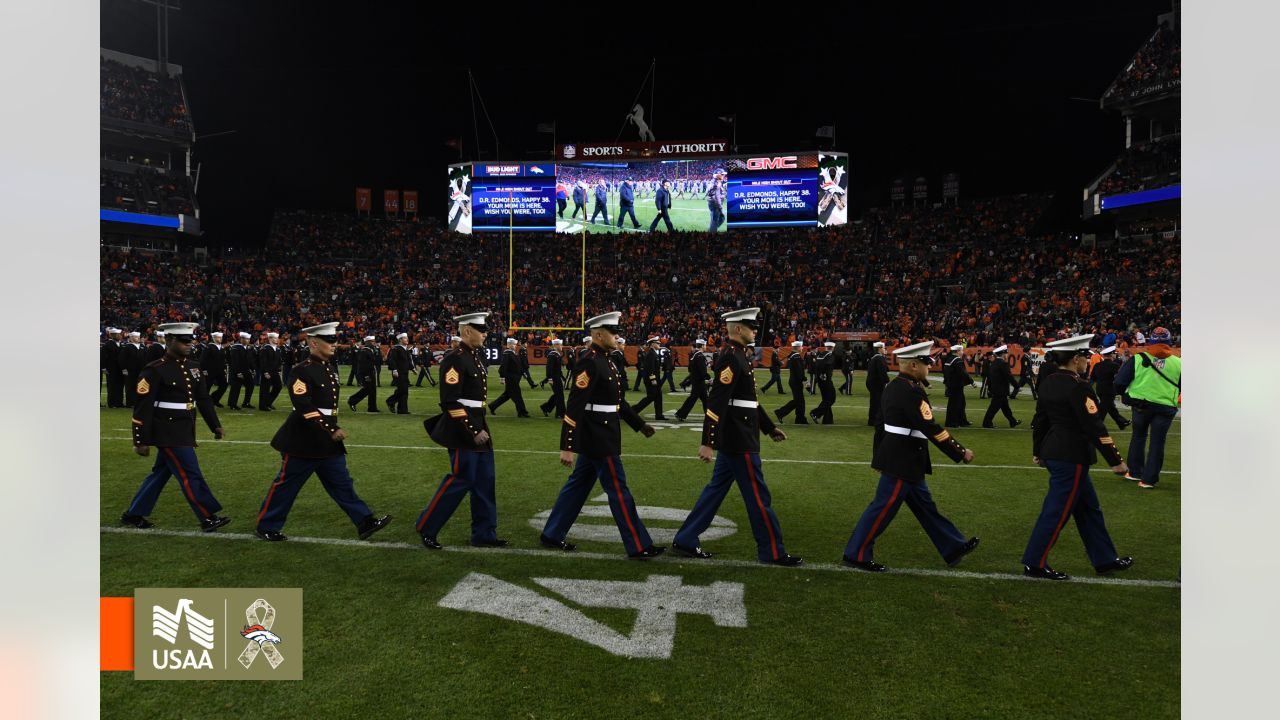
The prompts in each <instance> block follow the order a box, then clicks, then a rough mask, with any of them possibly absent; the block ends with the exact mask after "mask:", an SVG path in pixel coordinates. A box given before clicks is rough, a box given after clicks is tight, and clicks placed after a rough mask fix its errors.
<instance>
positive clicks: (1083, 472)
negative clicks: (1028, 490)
mask: <svg viewBox="0 0 1280 720" xmlns="http://www.w3.org/2000/svg"><path fill="white" fill-rule="evenodd" d="M1044 464H1045V466H1046V467H1048V468H1049V492H1048V494H1046V495H1045V496H1044V507H1042V508H1041V509H1040V517H1039V518H1038V519H1037V520H1036V526H1035V529H1033V530H1032V531H1031V539H1030V540H1028V541H1027V549H1026V551H1025V552H1023V553H1022V564H1023V565H1026V566H1028V567H1037V568H1042V567H1045V566H1046V565H1047V564H1048V562H1049V551H1050V550H1052V549H1053V545H1054V543H1056V542H1057V541H1058V535H1059V534H1060V533H1061V532H1062V528H1063V527H1064V526H1066V524H1067V518H1069V517H1072V516H1075V519H1076V530H1077V531H1079V532H1080V539H1081V540H1083V541H1084V549H1085V552H1086V553H1088V554H1089V562H1091V563H1093V566H1094V567H1098V566H1099V565H1104V564H1106V563H1109V562H1111V561H1113V560H1115V559H1116V558H1117V557H1118V556H1117V555H1116V546H1115V545H1113V544H1112V543H1111V535H1110V534H1108V533H1107V525H1106V523H1104V522H1103V520H1102V506H1101V505H1099V504H1098V493H1097V492H1095V491H1094V489H1093V482H1092V481H1091V480H1089V468H1088V466H1086V465H1077V464H1075V463H1070V462H1064V461H1062V460H1045V461H1044Z"/></svg>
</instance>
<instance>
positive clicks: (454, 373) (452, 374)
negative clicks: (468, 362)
mask: <svg viewBox="0 0 1280 720" xmlns="http://www.w3.org/2000/svg"><path fill="white" fill-rule="evenodd" d="M461 379H462V377H461V376H459V375H458V368H451V369H450V370H449V372H447V373H445V374H444V381H445V382H447V383H449V384H450V385H457V384H458V381H459V380H461Z"/></svg>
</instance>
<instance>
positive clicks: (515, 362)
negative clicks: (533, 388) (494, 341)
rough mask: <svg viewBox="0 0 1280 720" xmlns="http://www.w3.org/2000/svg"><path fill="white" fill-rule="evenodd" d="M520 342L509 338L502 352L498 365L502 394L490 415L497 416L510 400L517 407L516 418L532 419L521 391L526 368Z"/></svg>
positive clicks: (495, 402)
mask: <svg viewBox="0 0 1280 720" xmlns="http://www.w3.org/2000/svg"><path fill="white" fill-rule="evenodd" d="M519 349H520V341H519V340H517V339H515V338H513V337H509V338H507V347H506V348H505V349H504V350H503V351H502V361H501V363H500V364H499V365H498V378H499V379H500V380H501V381H502V394H501V395H499V396H498V399H497V400H494V401H493V403H491V404H490V405H489V414H491V415H497V414H498V408H500V407H502V404H503V403H505V402H506V401H508V400H510V401H511V402H512V403H513V404H514V405H515V406H516V417H518V418H527V417H532V416H531V415H530V414H529V411H528V410H527V409H526V408H525V406H524V393H523V392H522V391H521V389H520V379H521V378H522V377H524V368H523V367H521V364H520V355H519V353H518V352H517V351H518V350H519Z"/></svg>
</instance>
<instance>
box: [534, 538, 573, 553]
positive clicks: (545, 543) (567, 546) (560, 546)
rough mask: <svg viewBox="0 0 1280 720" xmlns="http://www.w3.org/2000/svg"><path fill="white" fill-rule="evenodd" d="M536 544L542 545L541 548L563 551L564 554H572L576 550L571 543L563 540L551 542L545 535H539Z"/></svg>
mask: <svg viewBox="0 0 1280 720" xmlns="http://www.w3.org/2000/svg"><path fill="white" fill-rule="evenodd" d="M538 542H540V543H542V547H546V548H552V549H555V550H563V551H565V552H573V551H574V550H577V549H578V546H577V545H574V544H573V543H569V542H565V541H563V540H552V539H551V538H549V537H547V536H546V535H539V536H538Z"/></svg>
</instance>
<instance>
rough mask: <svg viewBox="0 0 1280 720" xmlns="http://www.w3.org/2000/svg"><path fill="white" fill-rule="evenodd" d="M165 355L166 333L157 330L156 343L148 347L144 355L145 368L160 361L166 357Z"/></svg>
mask: <svg viewBox="0 0 1280 720" xmlns="http://www.w3.org/2000/svg"><path fill="white" fill-rule="evenodd" d="M164 353H165V342H164V331H163V330H156V338H155V341H154V342H152V343H151V344H150V345H147V349H146V352H144V353H143V361H144V362H143V365H144V366H145V365H148V364H150V363H153V362H155V361H157V360H159V359H160V358H162V357H164Z"/></svg>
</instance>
